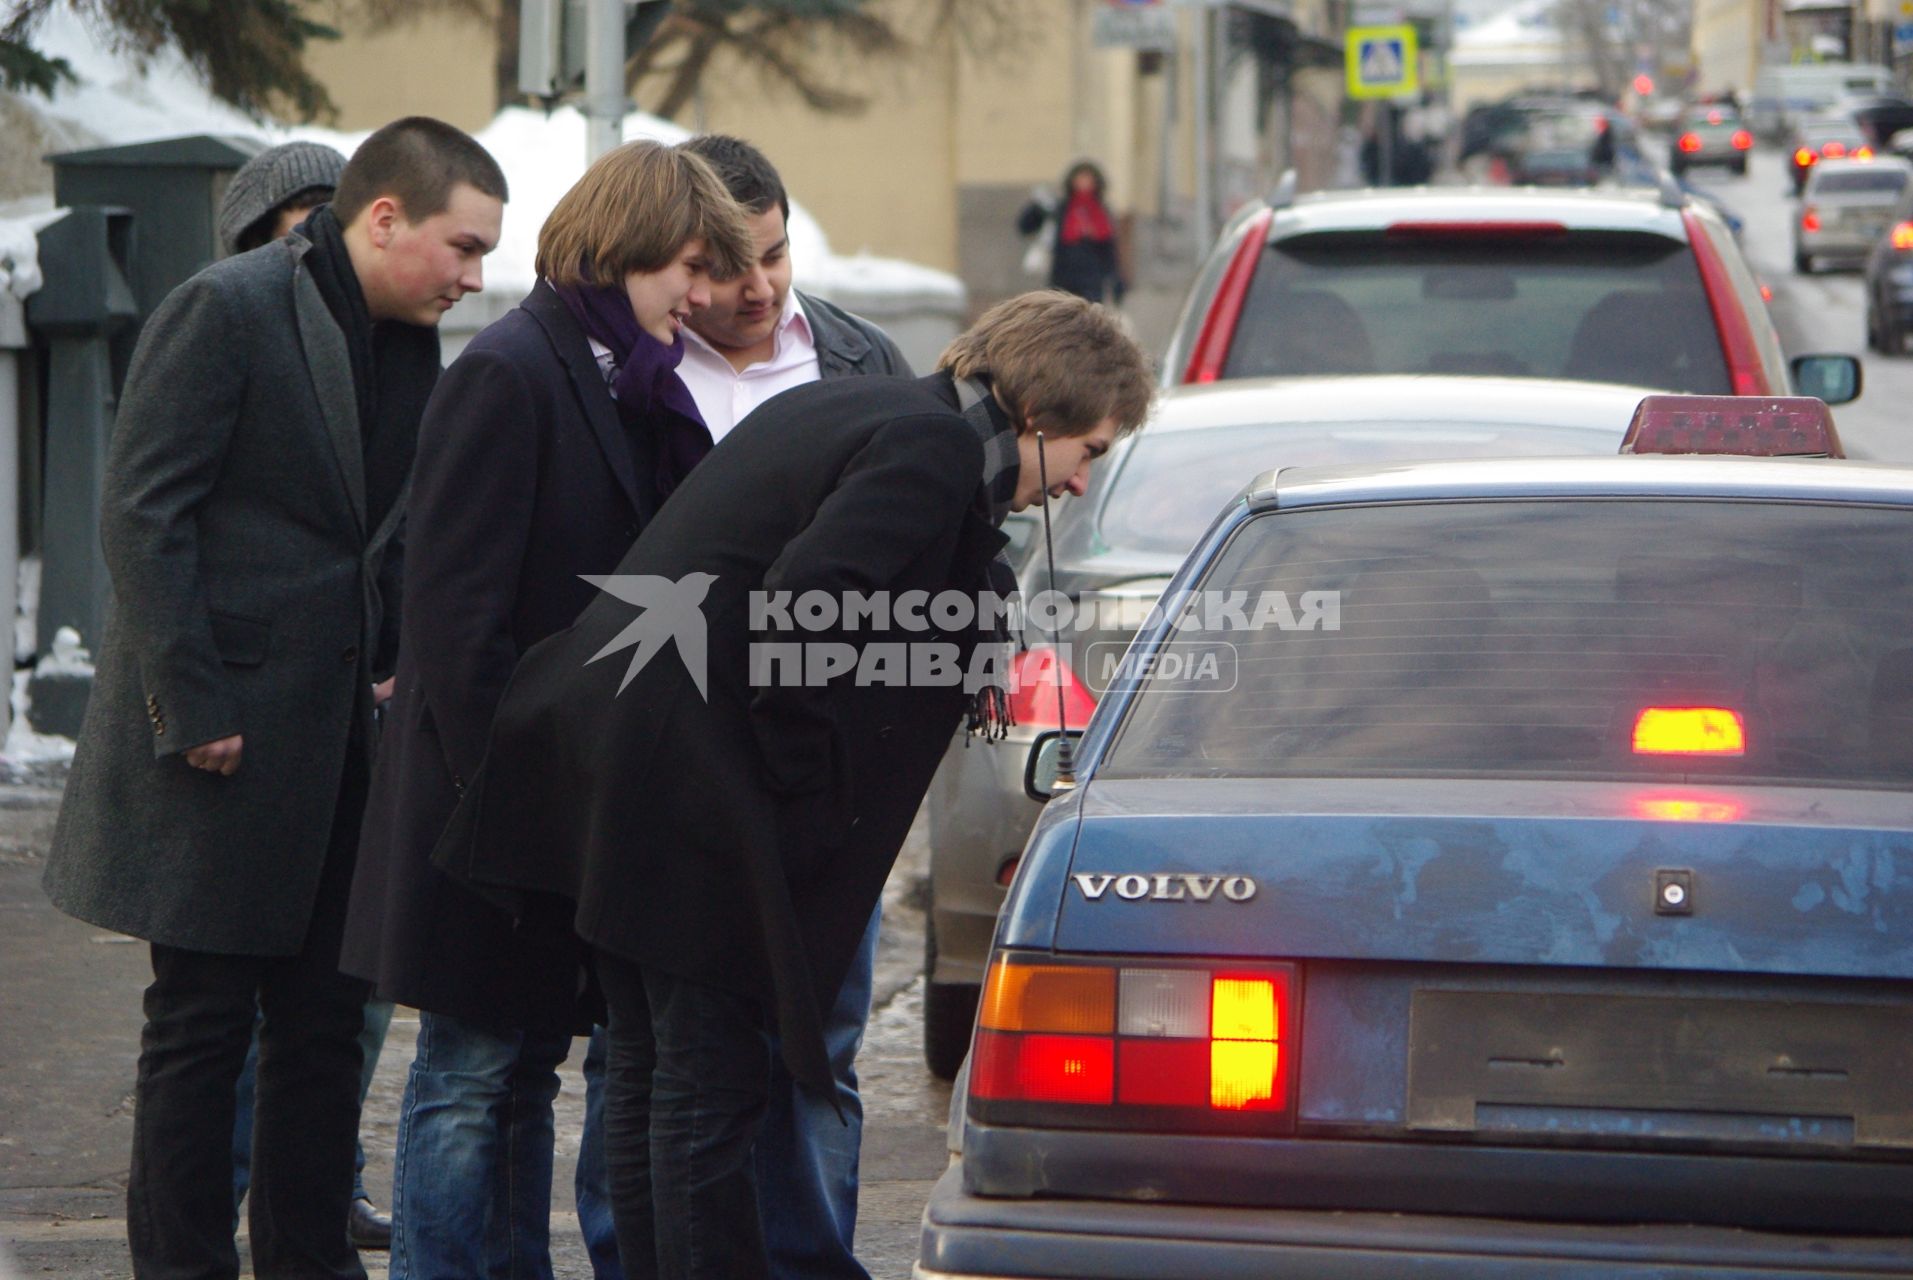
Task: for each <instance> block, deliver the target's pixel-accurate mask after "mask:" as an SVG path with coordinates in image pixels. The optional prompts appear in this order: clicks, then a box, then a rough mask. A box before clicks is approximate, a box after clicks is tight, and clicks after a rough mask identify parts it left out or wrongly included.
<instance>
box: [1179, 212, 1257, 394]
mask: <svg viewBox="0 0 1913 1280" xmlns="http://www.w3.org/2000/svg"><path fill="white" fill-rule="evenodd" d="M1274 220H1275V211H1274V210H1273V209H1264V210H1263V211H1262V212H1261V213H1258V214H1256V215H1255V216H1254V217H1253V218H1251V219H1249V222H1248V225H1247V226H1245V227H1243V228H1242V239H1241V240H1240V241H1239V242H1238V243H1237V244H1236V249H1235V256H1234V257H1232V258H1230V259H1229V265H1228V268H1227V269H1226V270H1224V271H1223V273H1222V280H1221V282H1220V283H1218V284H1217V285H1216V296H1215V297H1214V298H1213V299H1211V300H1210V303H1209V314H1208V315H1207V316H1205V317H1203V321H1202V330H1201V332H1200V333H1198V334H1197V335H1196V345H1195V347H1194V349H1193V350H1191V351H1190V353H1189V367H1188V368H1187V369H1185V370H1184V371H1183V375H1182V380H1183V381H1184V382H1214V381H1215V380H1216V379H1217V378H1220V377H1221V376H1222V366H1223V365H1224V364H1226V363H1227V362H1228V359H1229V344H1230V343H1231V342H1233V341H1234V340H1235V327H1236V322H1237V321H1239V320H1240V319H1241V318H1242V303H1243V301H1244V300H1245V299H1246V298H1247V297H1248V296H1249V282H1250V281H1251V280H1253V279H1255V268H1256V264H1257V263H1259V262H1260V261H1261V260H1262V251H1263V249H1264V248H1266V247H1267V246H1268V240H1269V224H1270V223H1271V222H1273V221H1274Z"/></svg>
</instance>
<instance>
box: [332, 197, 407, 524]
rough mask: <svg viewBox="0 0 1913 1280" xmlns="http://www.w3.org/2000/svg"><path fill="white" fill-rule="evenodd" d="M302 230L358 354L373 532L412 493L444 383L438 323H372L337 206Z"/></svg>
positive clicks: (355, 367) (350, 347)
mask: <svg viewBox="0 0 1913 1280" xmlns="http://www.w3.org/2000/svg"><path fill="white" fill-rule="evenodd" d="M299 232H300V234H302V235H304V236H305V237H306V239H308V240H310V241H311V242H312V250H311V252H309V253H307V254H306V256H305V262H306V269H307V270H309V271H311V272H312V282H313V283H314V284H316V285H317V286H319V296H320V297H321V298H324V299H325V305H326V310H327V311H329V312H331V313H332V319H333V320H334V321H335V322H336V323H337V324H338V326H339V332H340V333H341V334H343V335H344V336H345V349H346V353H347V354H348V355H349V356H350V357H351V359H352V389H353V391H354V392H356V393H357V398H358V407H359V447H360V449H361V451H362V456H361V461H362V463H363V465H364V467H365V528H366V533H367V535H368V536H369V535H370V534H371V532H372V530H374V529H377V528H378V527H379V526H380V525H381V524H382V523H384V521H385V517H386V515H387V513H388V512H390V511H391V510H392V508H393V506H394V505H395V504H397V503H398V501H399V500H400V499H401V498H403V497H404V495H405V482H406V479H407V477H408V476H409V475H410V474H411V470H412V455H413V454H414V452H416V450H417V446H418V424H419V419H420V418H421V417H423V416H424V414H425V402H426V401H427V400H429V399H430V398H431V395H432V388H433V387H434V386H436V385H437V384H438V371H439V351H438V329H437V327H436V326H427V325H415V324H402V323H400V322H399V321H396V320H380V321H377V322H374V321H373V319H372V315H371V312H369V311H368V310H366V305H365V291H364V290H363V289H362V288H361V287H360V286H359V277H358V275H357V273H356V272H354V271H353V270H352V255H351V254H350V253H349V252H348V251H347V249H346V245H345V228H344V227H343V226H341V225H340V223H339V219H338V217H337V216H336V215H334V214H333V212H332V206H331V205H329V204H326V205H320V206H319V207H318V208H317V209H315V210H313V212H312V214H311V216H310V217H308V218H307V219H306V220H305V222H303V223H302V224H300V226H299Z"/></svg>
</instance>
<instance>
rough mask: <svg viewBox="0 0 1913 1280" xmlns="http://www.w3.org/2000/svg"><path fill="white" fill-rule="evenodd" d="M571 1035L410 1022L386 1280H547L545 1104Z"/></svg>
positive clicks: (426, 1018)
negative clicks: (413, 1040)
mask: <svg viewBox="0 0 1913 1280" xmlns="http://www.w3.org/2000/svg"><path fill="white" fill-rule="evenodd" d="M570 1049H571V1037H569V1036H567V1035H563V1034H558V1035H550V1034H545V1035H533V1034H527V1033H522V1032H497V1031H491V1030H487V1029H485V1028H483V1027H478V1026H475V1025H473V1024H472V1023H469V1022H462V1021H460V1020H459V1019H457V1018H451V1017H446V1016H445V1015H443V1014H435V1013H429V1012H422V1013H420V1014H419V1025H418V1052H417V1055H416V1056H415V1057H414V1059H413V1061H412V1069H411V1071H410V1072H409V1073H408V1074H407V1076H406V1080H405V1100H404V1102H403V1103H402V1104H401V1106H400V1109H399V1133H398V1157H397V1161H396V1163H395V1165H394V1167H393V1172H392V1263H391V1272H390V1275H391V1277H392V1280H551V1274H552V1273H551V1165H552V1119H551V1103H552V1099H553V1098H555V1097H557V1095H558V1066H559V1064H560V1063H562V1062H563V1061H564V1060H565V1055H566V1054H567V1053H568V1052H570Z"/></svg>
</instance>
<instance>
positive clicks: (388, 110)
mask: <svg viewBox="0 0 1913 1280" xmlns="http://www.w3.org/2000/svg"><path fill="white" fill-rule="evenodd" d="M320 16H321V17H323V18H325V19H326V20H328V21H330V20H332V18H333V17H334V15H331V14H322V15H320ZM338 26H339V28H340V33H341V36H342V37H343V38H341V39H339V40H314V41H312V42H311V43H310V44H308V45H307V46H306V66H307V68H308V69H309V70H310V71H311V72H312V75H313V78H314V79H316V80H318V82H319V83H320V84H323V85H324V86H325V87H326V90H327V92H329V93H330V94H331V95H332V101H333V102H334V103H335V104H336V105H337V106H338V108H339V116H338V119H337V120H336V121H335V122H334V123H335V124H336V125H337V127H339V128H341V129H348V130H357V129H376V128H378V127H379V126H380V125H382V124H385V123H386V122H388V121H391V120H396V119H398V118H399V117H400V116H411V115H426V116H437V117H438V118H439V119H441V120H445V121H449V122H450V123H452V124H455V125H457V126H458V127H459V128H461V129H465V130H470V131H476V130H479V129H482V128H484V127H485V126H486V125H487V124H489V123H490V122H491V118H492V116H493V115H495V114H496V113H497V108H498V103H497V91H496V83H497V77H496V75H495V73H494V71H493V68H494V67H495V66H496V65H497V62H498V37H497V31H496V28H495V27H494V25H493V23H492V22H490V21H483V22H481V21H477V20H475V19H473V18H472V17H471V16H470V15H468V14H451V13H442V12H441V13H427V14H422V15H419V16H415V17H413V18H410V19H408V20H406V21H403V22H400V23H397V24H395V25H394V26H391V27H389V28H387V29H385V30H383V31H379V32H373V31H371V30H370V29H369V28H368V27H367V26H366V25H365V24H364V23H363V22H359V23H352V22H340V23H338Z"/></svg>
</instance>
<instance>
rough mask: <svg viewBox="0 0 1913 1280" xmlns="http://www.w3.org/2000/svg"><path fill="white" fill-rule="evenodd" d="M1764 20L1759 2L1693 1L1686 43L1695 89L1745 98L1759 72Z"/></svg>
mask: <svg viewBox="0 0 1913 1280" xmlns="http://www.w3.org/2000/svg"><path fill="white" fill-rule="evenodd" d="M1764 20H1765V5H1764V3H1763V0H1694V26H1693V35H1692V37H1691V39H1690V42H1689V43H1690V47H1691V48H1692V50H1693V55H1694V64H1695V66H1696V67H1697V68H1698V72H1699V75H1698V78H1697V79H1696V81H1695V85H1696V87H1697V88H1698V89H1699V90H1700V91H1701V92H1703V93H1718V92H1721V91H1723V90H1726V89H1728V88H1730V87H1731V88H1733V89H1736V90H1738V91H1739V92H1740V93H1742V94H1743V95H1744V94H1747V93H1750V92H1751V91H1752V90H1753V87H1754V76H1755V75H1756V74H1757V73H1758V72H1759V70H1760V47H1761V43H1762V35H1763V28H1762V24H1763V22H1764Z"/></svg>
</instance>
